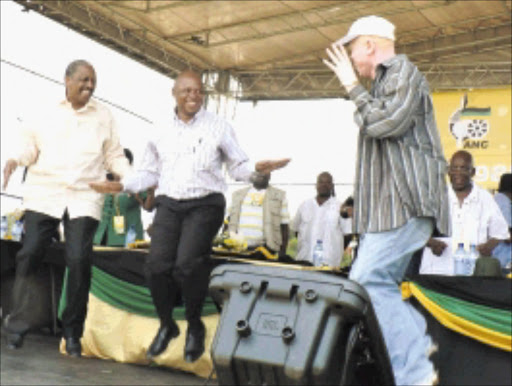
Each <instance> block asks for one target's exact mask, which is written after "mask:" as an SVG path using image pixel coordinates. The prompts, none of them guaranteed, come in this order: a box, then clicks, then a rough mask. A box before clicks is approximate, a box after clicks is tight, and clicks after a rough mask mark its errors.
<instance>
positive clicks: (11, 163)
mask: <svg viewBox="0 0 512 386" xmlns="http://www.w3.org/2000/svg"><path fill="white" fill-rule="evenodd" d="M17 167H18V162H16V161H15V160H13V159H10V160H7V162H6V163H5V167H4V184H3V186H2V189H3V190H5V188H7V184H8V183H9V179H10V178H11V174H12V173H14V171H15V170H16V168H17Z"/></svg>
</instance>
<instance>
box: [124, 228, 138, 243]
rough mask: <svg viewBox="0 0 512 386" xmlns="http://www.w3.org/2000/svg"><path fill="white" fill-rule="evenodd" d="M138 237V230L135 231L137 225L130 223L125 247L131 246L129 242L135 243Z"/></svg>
mask: <svg viewBox="0 0 512 386" xmlns="http://www.w3.org/2000/svg"><path fill="white" fill-rule="evenodd" d="M136 238H137V232H136V231H135V225H133V224H132V225H130V226H129V227H128V232H126V237H125V239H124V247H125V248H129V244H133V243H134V242H135V240H136Z"/></svg>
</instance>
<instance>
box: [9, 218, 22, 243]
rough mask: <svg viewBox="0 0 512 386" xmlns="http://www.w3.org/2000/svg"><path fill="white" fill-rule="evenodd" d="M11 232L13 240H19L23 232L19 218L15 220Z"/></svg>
mask: <svg viewBox="0 0 512 386" xmlns="http://www.w3.org/2000/svg"><path fill="white" fill-rule="evenodd" d="M11 234H12V240H13V241H21V236H22V234H23V222H22V221H21V220H17V221H16V222H15V223H14V225H13V227H12V231H11Z"/></svg>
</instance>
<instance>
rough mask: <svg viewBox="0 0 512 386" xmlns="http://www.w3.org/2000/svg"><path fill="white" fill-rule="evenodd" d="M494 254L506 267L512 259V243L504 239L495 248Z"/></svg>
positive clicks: (502, 265) (503, 266) (502, 266)
mask: <svg viewBox="0 0 512 386" xmlns="http://www.w3.org/2000/svg"><path fill="white" fill-rule="evenodd" d="M492 255H493V256H494V257H496V258H497V259H498V260H499V261H500V263H501V268H505V267H506V266H507V265H508V264H510V260H511V259H512V244H511V243H505V242H504V241H502V242H501V243H499V244H498V245H496V247H495V248H494V249H493V251H492Z"/></svg>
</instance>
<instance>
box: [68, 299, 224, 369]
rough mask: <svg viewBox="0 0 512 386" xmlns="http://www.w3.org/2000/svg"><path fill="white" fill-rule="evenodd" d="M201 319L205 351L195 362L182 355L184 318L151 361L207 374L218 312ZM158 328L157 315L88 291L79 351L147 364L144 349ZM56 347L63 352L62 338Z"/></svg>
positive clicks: (178, 322) (101, 356)
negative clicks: (133, 310) (175, 334)
mask: <svg viewBox="0 0 512 386" xmlns="http://www.w3.org/2000/svg"><path fill="white" fill-rule="evenodd" d="M202 321H203V323H204V325H205V327H206V338H205V351H204V354H203V355H202V356H201V358H199V359H198V360H197V361H195V362H194V363H187V362H185V360H184V359H183V350H184V347H185V337H186V332H187V322H186V321H185V320H177V321H176V323H177V324H178V326H179V328H180V335H179V336H178V337H177V338H175V339H173V340H171V342H170V343H169V347H168V348H167V350H165V351H164V352H163V353H162V354H161V355H159V356H158V357H156V358H154V359H153V361H154V363H156V364H157V365H160V366H165V367H171V368H173V369H178V370H182V371H187V372H190V373H193V374H195V375H197V376H199V377H203V378H207V377H208V376H209V375H210V373H211V371H212V370H213V362H212V358H211V356H210V348H211V344H212V340H213V337H214V334H215V331H216V329H217V324H218V321H219V315H209V316H203V318H202ZM158 328H159V320H158V319H157V318H150V317H145V316H140V315H137V314H132V313H129V312H126V311H123V310H120V309H118V308H115V307H112V306H111V305H109V304H108V303H105V302H103V301H102V300H100V299H98V298H97V297H95V296H94V295H93V294H89V304H88V312H87V319H86V321H85V326H84V334H83V336H82V340H81V343H82V355H83V356H86V357H96V358H100V359H110V360H114V361H116V362H122V363H137V364H147V365H149V364H150V361H149V360H148V359H147V358H146V352H147V349H148V347H149V345H150V344H151V342H152V340H153V338H154V337H155V335H156V332H157V330H158ZM59 349H60V352H61V353H62V354H66V349H65V341H64V339H62V340H61V342H60V347H59Z"/></svg>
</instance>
